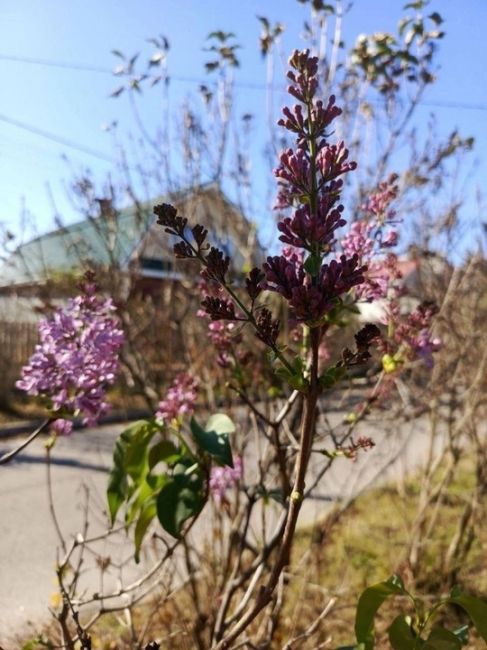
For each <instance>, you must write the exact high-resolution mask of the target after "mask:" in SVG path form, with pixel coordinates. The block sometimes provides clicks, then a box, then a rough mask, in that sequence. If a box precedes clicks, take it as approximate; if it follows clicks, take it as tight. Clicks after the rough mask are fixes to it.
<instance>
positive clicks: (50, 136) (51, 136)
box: [0, 113, 114, 163]
mask: <svg viewBox="0 0 487 650" xmlns="http://www.w3.org/2000/svg"><path fill="white" fill-rule="evenodd" d="M0 122H4V123H5V124H9V125H10V126H15V127H17V128H18V129H23V130H24V131H28V132H29V133H33V134H34V135H39V136H41V137H42V138H46V139H47V140H52V141H53V142H57V143H58V144H62V145H63V146H64V147H68V148H70V149H75V150H77V151H80V152H82V153H85V154H88V155H89V156H93V157H94V158H99V159H100V160H105V161H106V162H109V163H113V162H114V160H113V158H111V157H110V156H108V155H107V154H105V153H103V152H102V151H98V150H97V149H92V148H91V147H85V146H84V145H82V144H79V143H78V142H74V140H68V139H67V138H63V137H62V136H59V135H56V134H55V133H51V132H50V131H44V129H39V128H37V127H36V126H32V125H31V124H27V123H26V122H21V121H20V120H15V119H13V118H12V117H8V115H2V114H1V113H0Z"/></svg>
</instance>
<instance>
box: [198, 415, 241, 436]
mask: <svg viewBox="0 0 487 650" xmlns="http://www.w3.org/2000/svg"><path fill="white" fill-rule="evenodd" d="M205 429H206V431H215V433H218V434H225V433H235V424H234V423H233V421H232V420H231V419H230V418H229V417H228V415H226V414H225V413H215V414H214V415H211V416H210V417H209V418H208V422H207V423H206V426H205Z"/></svg>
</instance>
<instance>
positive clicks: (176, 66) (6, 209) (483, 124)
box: [0, 0, 487, 233]
mask: <svg viewBox="0 0 487 650" xmlns="http://www.w3.org/2000/svg"><path fill="white" fill-rule="evenodd" d="M402 4H403V3H402V2H397V1H395V0H355V3H354V6H353V9H352V11H351V12H350V13H349V15H348V16H347V19H346V23H345V26H346V27H345V39H346V41H347V43H348V44H350V45H351V44H352V43H353V42H354V41H355V39H356V37H357V35H358V34H360V33H364V32H365V33H367V32H374V31H388V30H393V29H394V27H395V25H396V23H397V20H398V18H399V17H400V15H401V7H402ZM430 6H431V10H434V9H436V10H438V11H440V13H441V14H442V16H443V17H444V19H445V24H444V28H445V31H446V33H447V36H446V38H445V39H444V40H443V41H442V43H441V46H440V54H439V62H440V66H441V69H440V73H439V80H438V82H437V83H436V84H435V85H434V86H432V87H431V88H430V89H429V90H428V92H427V94H426V96H425V98H424V101H425V105H423V106H421V107H420V109H419V110H418V113H417V117H416V121H417V124H418V125H419V126H421V125H424V124H425V122H426V120H427V118H428V115H429V114H430V113H431V112H432V111H435V112H436V113H437V115H438V118H439V125H440V130H441V132H442V133H443V134H446V133H448V132H449V131H451V130H452V129H453V128H455V127H458V128H459V129H460V131H461V133H462V134H464V135H472V136H474V137H475V139H476V150H475V154H474V156H473V157H472V163H473V160H474V159H475V160H476V161H477V165H476V167H475V169H473V171H472V172H471V174H470V175H471V178H470V179H469V181H470V182H469V187H470V190H469V191H470V192H471V196H473V195H474V193H475V190H476V188H477V187H479V188H480V189H483V182H484V178H485V175H486V174H485V172H486V170H487V84H486V83H485V75H486V72H485V63H486V53H487V47H486V35H485V27H486V26H487V2H485V0H467V1H465V2H458V0H442V1H441V2H440V1H439V0H438V1H437V2H436V3H435V2H432V3H431V5H430ZM306 13H307V5H302V4H300V3H298V2H297V1H296V0H267V2H264V0H261V1H260V2H257V1H256V0H244V1H243V2H236V1H235V0H233V1H232V0H227V1H224V0H137V1H135V0H84V1H83V2H66V0H43V2H39V1H38V0H19V1H18V2H3V3H1V4H0V75H1V77H0V78H1V80H2V81H1V83H2V92H1V94H0V98H1V99H0V170H1V171H0V192H1V197H2V199H1V203H0V221H3V222H5V223H7V224H8V226H9V227H10V228H11V229H12V230H13V231H14V232H16V233H19V231H20V228H21V226H20V220H19V214H20V207H21V203H22V197H23V199H24V200H25V204H26V205H27V208H28V209H29V211H30V212H31V213H32V215H33V217H34V218H35V223H36V227H37V228H38V230H39V231H45V230H47V229H49V228H50V227H52V224H53V221H52V219H53V205H52V202H51V199H50V197H49V192H48V191H47V186H48V185H49V186H50V187H51V190H52V195H53V196H54V197H55V201H56V204H57V207H58V209H59V210H60V212H61V213H62V215H63V218H64V220H65V221H67V222H69V221H73V220H75V219H77V218H78V217H77V215H76V214H75V212H74V210H73V208H72V206H71V205H70V204H69V202H68V201H67V200H66V198H65V187H66V185H67V184H68V183H69V179H70V175H71V171H70V169H72V168H75V169H78V170H79V169H82V168H83V167H90V168H91V169H92V170H93V173H94V176H95V178H99V179H101V178H103V176H104V175H105V174H106V173H107V172H109V171H110V169H111V168H112V164H111V163H110V162H109V161H108V160H103V159H101V158H98V157H95V156H91V155H88V154H86V153H82V152H81V151H78V150H76V149H72V148H70V147H68V146H64V145H61V144H59V143H56V142H53V141H51V140H50V139H48V138H45V137H42V136H41V135H39V134H35V133H32V132H30V131H28V130H26V129H22V128H19V127H18V126H15V125H14V124H13V123H12V121H15V122H17V123H18V122H20V123H22V124H24V125H26V126H29V127H33V128H34V129H40V130H42V131H45V132H48V133H50V134H53V135H56V136H59V137H60V138H62V139H66V140H68V141H72V142H73V143H74V144H79V145H81V147H86V148H88V149H93V150H96V151H97V152H99V153H100V154H101V156H102V157H103V156H105V157H106V158H108V159H110V158H112V157H113V151H112V146H111V139H110V135H109V134H107V133H106V132H105V131H103V129H102V125H104V124H106V123H109V122H110V121H111V120H113V119H116V120H117V121H118V123H119V129H120V131H121V133H123V134H128V133H129V132H131V131H135V130H136V127H135V126H134V124H133V117H132V115H131V112H130V110H129V106H128V102H127V100H126V98H124V97H123V96H122V97H120V98H119V99H117V100H114V99H112V98H110V97H109V93H110V91H111V90H112V89H113V88H114V87H115V86H116V80H115V79H114V78H112V77H111V76H110V74H109V73H108V72H107V73H104V72H95V71H92V72H88V71H78V70H72V69H68V68H66V69H62V68H59V67H52V66H49V65H36V64H33V63H27V62H19V61H12V60H9V59H8V57H14V58H15V57H20V58H31V59H42V60H46V61H54V62H65V63H68V64H69V63H75V64H83V65H86V66H94V67H97V68H101V69H103V70H107V71H110V70H111V69H112V68H113V67H114V65H115V64H116V60H115V59H114V57H113V55H112V54H111V50H112V49H115V48H117V49H120V50H122V51H124V52H127V53H129V54H131V53H134V52H136V51H139V50H141V49H142V50H143V51H144V50H145V52H146V53H148V52H149V51H150V48H149V47H148V46H147V45H146V43H145V41H146V39H147V38H148V37H150V36H152V35H156V34H159V33H163V34H166V35H167V36H168V37H169V39H170V41H171V46H172V48H171V53H170V61H169V63H170V71H171V73H172V75H173V76H174V77H175V78H176V77H198V78H201V79H204V73H203V67H202V66H203V61H204V60H205V58H206V56H207V55H206V54H205V53H203V52H202V46H203V45H204V42H205V38H206V35H207V34H208V33H209V32H210V31H212V30H215V29H224V30H226V31H233V32H235V33H236V35H237V39H238V41H239V42H240V43H241V44H242V45H243V49H242V50H241V52H240V56H241V60H242V66H241V69H240V70H239V71H238V73H237V82H256V83H264V82H265V75H266V71H265V64H264V63H263V61H262V59H261V57H260V54H259V52H258V36H259V33H260V25H259V23H258V21H257V19H256V15H257V14H258V15H265V16H267V17H269V18H270V19H271V21H275V20H277V19H279V20H280V21H282V22H283V23H284V24H285V26H286V32H285V34H284V35H283V38H282V41H283V50H284V51H290V50H291V49H292V48H294V47H299V46H301V45H302V41H301V40H300V39H299V34H300V32H301V30H302V23H303V19H304V18H305V17H306ZM195 91H196V85H195V84H192V83H188V82H181V81H174V82H173V83H172V84H171V101H172V105H173V106H177V104H178V103H179V102H180V101H181V100H183V99H184V97H185V96H186V95H187V94H188V93H192V92H193V93H194V92H195ZM147 98H148V99H147V102H145V100H144V104H143V115H144V119H145V120H146V121H147V125H148V127H149V128H150V127H152V126H153V125H154V124H155V123H156V122H157V118H158V110H159V109H158V106H157V103H156V102H152V103H151V102H150V101H149V95H147ZM237 102H238V103H237V107H238V112H239V113H243V112H247V111H248V112H252V113H254V114H257V115H259V114H262V113H263V110H264V109H263V107H264V105H265V93H264V91H263V90H259V89H256V90H249V89H240V90H239V91H238V97H237ZM437 103H438V104H439V105H438V106H436V105H435V104H437ZM447 104H448V106H446V105H447ZM467 106H471V107H474V106H478V107H480V109H475V108H467ZM258 133H260V132H259V131H258V130H257V134H258ZM63 154H66V155H67V156H68V157H69V159H70V161H71V162H70V165H71V167H70V166H68V165H67V164H66V162H65V160H63ZM259 164H260V163H259V162H258V161H255V166H256V168H257V171H258V169H259ZM266 209H267V206H263V209H262V210H261V211H260V212H261V215H262V213H265V210H266ZM473 209H474V208H473V202H472V210H473Z"/></svg>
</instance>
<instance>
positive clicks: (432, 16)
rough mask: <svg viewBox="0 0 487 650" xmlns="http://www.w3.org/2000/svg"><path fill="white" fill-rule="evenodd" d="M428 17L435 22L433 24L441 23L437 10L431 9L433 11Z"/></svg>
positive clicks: (441, 19)
mask: <svg viewBox="0 0 487 650" xmlns="http://www.w3.org/2000/svg"><path fill="white" fill-rule="evenodd" d="M428 18H430V19H431V20H432V21H433V22H434V23H435V25H441V23H442V22H443V18H442V17H441V16H440V14H439V13H438V12H437V11H433V13H432V14H430V15H429V16H428Z"/></svg>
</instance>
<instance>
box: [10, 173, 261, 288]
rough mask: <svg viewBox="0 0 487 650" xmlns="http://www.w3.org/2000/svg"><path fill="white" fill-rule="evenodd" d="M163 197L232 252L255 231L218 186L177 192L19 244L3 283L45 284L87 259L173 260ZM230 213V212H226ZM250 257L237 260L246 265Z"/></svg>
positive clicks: (122, 264) (105, 262)
mask: <svg viewBox="0 0 487 650" xmlns="http://www.w3.org/2000/svg"><path fill="white" fill-rule="evenodd" d="M163 200H166V201H170V202H172V203H175V204H176V205H177V206H178V208H179V209H180V210H181V208H182V211H183V212H184V213H185V214H187V215H189V216H190V217H191V215H192V214H193V213H194V214H195V219H194V220H195V222H201V223H203V225H204V226H205V227H206V228H208V230H209V239H210V240H211V241H212V242H213V243H216V244H217V245H218V246H220V247H221V248H223V249H224V250H225V251H226V252H227V253H228V254H232V253H233V254H234V255H237V257H238V256H239V255H240V256H241V257H242V253H241V250H242V247H243V246H244V245H245V244H246V242H245V241H244V240H245V239H248V238H249V235H250V233H251V231H252V226H251V224H250V223H249V222H248V221H247V220H246V219H245V217H243V215H242V214H241V212H240V211H239V210H238V208H236V207H235V206H234V205H233V204H231V202H230V201H229V200H228V199H227V198H226V197H225V196H224V195H223V193H222V192H221V190H220V189H219V188H218V187H216V186H215V185H214V184H210V185H206V186H200V187H198V188H195V189H192V190H188V191H185V192H179V193H176V194H172V195H171V196H169V197H166V198H165V199H158V200H155V201H150V202H147V203H144V204H139V205H137V206H131V207H129V208H125V209H123V210H120V211H118V212H116V211H110V210H107V211H105V213H104V214H103V210H102V215H101V216H97V217H90V218H87V219H85V220H83V221H79V222H77V223H74V224H72V225H69V226H64V227H61V228H58V229H57V230H54V231H52V232H49V233H46V234H45V235H42V236H40V237H37V238H35V239H33V240H31V241H30V242H28V243H26V244H23V245H21V246H19V248H18V249H17V250H16V251H15V252H14V253H13V254H12V255H11V256H10V258H9V259H8V260H7V261H6V262H5V263H4V265H3V266H2V267H1V268H0V286H3V287H6V286H13V285H14V286H19V285H33V284H43V283H45V282H46V281H47V280H48V279H52V278H55V277H56V275H65V274H69V273H72V272H74V271H76V270H77V269H78V270H79V268H80V267H81V266H83V264H84V263H87V262H91V263H93V264H96V265H97V266H101V267H109V266H115V267H118V268H120V269H121V270H124V269H127V268H128V266H129V264H130V263H131V262H132V261H133V260H134V259H137V257H138V256H144V255H148V256H149V257H158V258H161V259H164V258H165V259H167V260H172V259H173V255H172V245H171V244H172V243H173V242H174V239H173V238H171V237H170V236H168V235H167V234H165V233H164V231H163V229H161V228H160V226H157V225H156V217H155V215H154V214H153V206H154V204H155V203H156V202H161V201H163ZM223 211H226V212H227V214H222V212H223ZM244 262H245V260H243V258H242V260H240V259H238V260H237V265H238V266H242V265H243V264H244Z"/></svg>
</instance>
